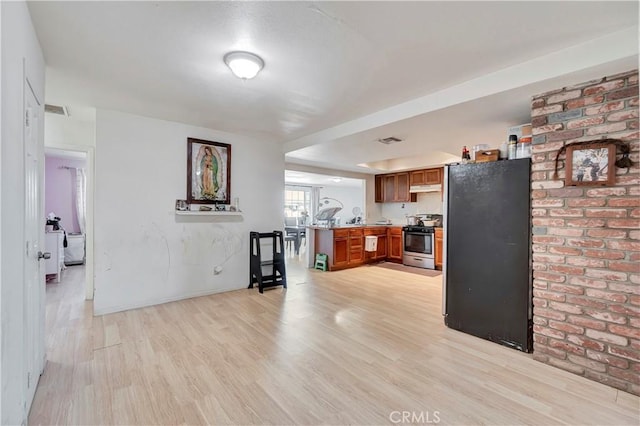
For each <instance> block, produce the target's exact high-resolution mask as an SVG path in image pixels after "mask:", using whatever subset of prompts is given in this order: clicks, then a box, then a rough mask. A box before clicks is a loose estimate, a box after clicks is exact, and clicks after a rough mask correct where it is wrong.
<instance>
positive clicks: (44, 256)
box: [38, 251, 51, 260]
mask: <svg viewBox="0 0 640 426" xmlns="http://www.w3.org/2000/svg"><path fill="white" fill-rule="evenodd" d="M40 259H51V253H49V252H48V251H47V252H44V253H43V252H41V251H39V252H38V260H40Z"/></svg>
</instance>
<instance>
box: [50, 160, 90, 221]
mask: <svg viewBox="0 0 640 426" xmlns="http://www.w3.org/2000/svg"><path fill="white" fill-rule="evenodd" d="M62 166H67V167H77V168H85V170H86V161H85V160H76V159H73V160H72V159H67V158H57V157H49V156H45V171H44V173H45V175H44V187H45V197H44V214H45V216H47V215H48V214H49V213H51V212H54V213H55V214H56V216H58V217H59V218H60V219H61V220H60V225H61V226H62V227H63V228H64V229H65V230H66V231H67V232H68V233H72V232H80V226H79V225H78V215H77V213H76V204H75V196H76V173H75V171H74V170H68V169H61V168H60V167H62ZM45 219H46V217H45Z"/></svg>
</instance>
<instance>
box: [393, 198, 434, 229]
mask: <svg viewBox="0 0 640 426" xmlns="http://www.w3.org/2000/svg"><path fill="white" fill-rule="evenodd" d="M402 206H404V208H403V207H402ZM420 213H431V214H442V193H440V192H421V193H418V201H417V202H415V203H383V204H382V217H384V218H385V219H390V220H391V222H392V223H393V224H394V225H404V224H405V223H406V219H405V218H406V216H413V215H415V214H420Z"/></svg>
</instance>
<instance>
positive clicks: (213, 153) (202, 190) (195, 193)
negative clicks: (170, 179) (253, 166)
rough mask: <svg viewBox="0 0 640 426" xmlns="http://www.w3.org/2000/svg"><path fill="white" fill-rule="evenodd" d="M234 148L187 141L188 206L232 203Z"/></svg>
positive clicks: (196, 140) (193, 140)
mask: <svg viewBox="0 0 640 426" xmlns="http://www.w3.org/2000/svg"><path fill="white" fill-rule="evenodd" d="M230 192H231V145H229V144H226V143H220V142H212V141H205V140H201V139H194V138H188V139H187V203H189V204H230Z"/></svg>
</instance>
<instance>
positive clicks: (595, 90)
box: [531, 70, 640, 395]
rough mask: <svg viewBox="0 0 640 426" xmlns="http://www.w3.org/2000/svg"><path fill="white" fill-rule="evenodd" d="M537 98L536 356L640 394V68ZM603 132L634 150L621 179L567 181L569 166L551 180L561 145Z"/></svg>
mask: <svg viewBox="0 0 640 426" xmlns="http://www.w3.org/2000/svg"><path fill="white" fill-rule="evenodd" d="M531 106H532V110H531V120H532V125H533V135H534V136H533V146H532V151H533V155H532V191H531V198H532V200H531V201H532V217H533V219H532V225H533V227H532V233H533V247H532V248H533V276H534V280H533V287H534V288H533V304H534V317H533V322H534V326H533V331H534V336H533V337H534V352H533V356H534V358H535V359H537V360H539V361H542V362H545V363H548V364H551V365H554V366H556V367H559V368H562V369H564V370H567V371H570V372H572V373H576V374H579V375H583V376H585V377H588V378H590V379H593V380H596V381H599V382H602V383H605V384H607V385H610V386H613V387H616V388H618V389H622V390H625V391H627V392H631V393H634V394H636V395H640V262H639V261H640V230H639V228H640V185H639V184H640V168H639V160H640V159H639V151H640V143H639V141H638V70H634V71H631V72H627V73H623V74H617V75H614V76H610V77H606V78H602V79H600V80H594V81H589V82H586V83H582V84H578V85H575V86H571V87H565V88H562V89H559V90H555V91H552V92H547V93H544V94H541V95H538V96H535V97H534V98H533V100H532V105H531ZM601 138H617V139H622V140H624V141H628V142H629V143H630V146H631V149H632V154H631V156H630V158H631V159H632V160H633V161H634V163H635V164H634V166H633V167H632V168H631V169H618V168H616V175H617V176H616V182H615V185H614V186H611V187H565V184H564V169H562V170H560V171H559V179H558V180H555V179H553V169H554V159H555V156H556V153H557V152H558V149H560V148H561V147H562V146H563V144H565V143H568V142H574V141H582V140H593V139H601ZM561 158H564V156H562V157H561ZM617 158H619V157H617ZM561 165H562V166H564V162H561Z"/></svg>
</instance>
